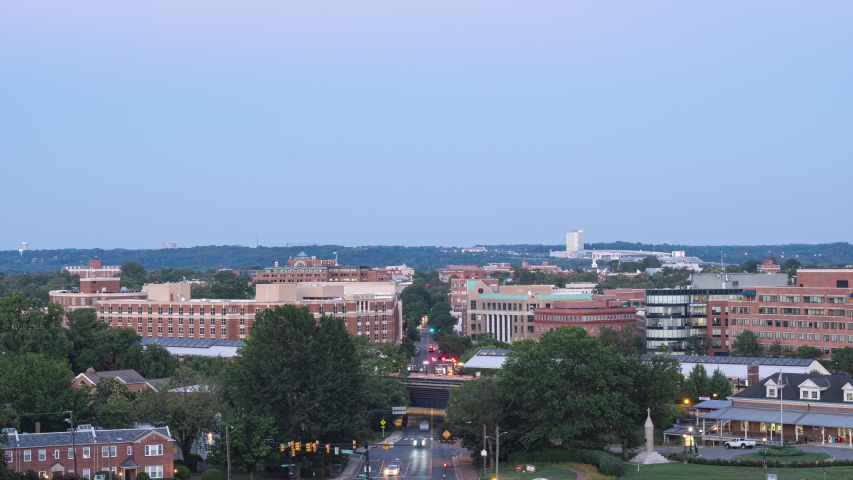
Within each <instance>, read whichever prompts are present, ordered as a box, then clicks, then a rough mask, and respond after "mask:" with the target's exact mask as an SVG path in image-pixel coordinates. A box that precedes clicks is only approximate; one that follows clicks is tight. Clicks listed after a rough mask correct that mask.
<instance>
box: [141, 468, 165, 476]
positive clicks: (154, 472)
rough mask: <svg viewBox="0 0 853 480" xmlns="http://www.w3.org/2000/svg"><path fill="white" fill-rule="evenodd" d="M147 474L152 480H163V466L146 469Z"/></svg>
mask: <svg viewBox="0 0 853 480" xmlns="http://www.w3.org/2000/svg"><path fill="white" fill-rule="evenodd" d="M145 473H147V474H148V476H149V477H151V478H163V466H162V465H154V466H151V467H145Z"/></svg>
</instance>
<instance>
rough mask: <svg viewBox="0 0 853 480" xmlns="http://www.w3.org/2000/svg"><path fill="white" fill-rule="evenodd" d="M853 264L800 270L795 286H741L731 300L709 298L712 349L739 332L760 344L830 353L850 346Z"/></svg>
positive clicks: (721, 348) (719, 350) (727, 345)
mask: <svg viewBox="0 0 853 480" xmlns="http://www.w3.org/2000/svg"><path fill="white" fill-rule="evenodd" d="M851 283H853V269H801V270H799V271H798V272H797V285H798V286H776V287H773V286H759V287H755V288H749V289H744V290H743V291H742V292H741V295H740V296H738V297H737V298H733V299H725V300H724V299H718V300H716V301H709V302H708V321H709V322H710V323H711V325H712V326H711V327H710V328H711V332H710V333H711V337H712V340H713V345H712V346H713V353H714V354H717V355H719V354H724V353H725V352H726V351H727V350H729V349H731V348H732V343H733V342H734V340H735V339H736V337H737V336H738V335H739V334H740V333H741V332H743V331H746V330H751V331H752V332H753V333H755V335H756V336H757V337H758V342H759V344H761V345H762V346H763V347H764V348H769V347H770V346H771V345H772V344H774V343H776V342H779V344H780V345H781V347H782V350H783V351H789V350H796V349H797V347H799V346H801V345H807V346H812V347H817V348H819V349H820V350H821V351H822V352H823V356H824V358H828V357H829V356H831V355H832V354H833V353H835V351H836V350H838V349H839V348H842V347H848V346H853V288H851V287H850V285H851Z"/></svg>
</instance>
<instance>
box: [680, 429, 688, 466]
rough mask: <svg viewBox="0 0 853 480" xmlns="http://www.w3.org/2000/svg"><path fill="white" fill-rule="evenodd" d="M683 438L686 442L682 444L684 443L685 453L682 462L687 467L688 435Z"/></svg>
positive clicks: (682, 455)
mask: <svg viewBox="0 0 853 480" xmlns="http://www.w3.org/2000/svg"><path fill="white" fill-rule="evenodd" d="M682 437H683V438H684V442H682V443H684V452H682V454H681V461H682V463H684V464H685V465H687V435H682Z"/></svg>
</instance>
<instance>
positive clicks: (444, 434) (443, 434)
mask: <svg viewBox="0 0 853 480" xmlns="http://www.w3.org/2000/svg"><path fill="white" fill-rule="evenodd" d="M441 436H442V437H444V438H450V432H448V431H447V430H445V431H444V433H442V434H441Z"/></svg>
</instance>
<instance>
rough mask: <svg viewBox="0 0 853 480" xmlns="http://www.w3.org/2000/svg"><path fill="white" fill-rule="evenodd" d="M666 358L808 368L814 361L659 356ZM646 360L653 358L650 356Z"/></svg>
mask: <svg viewBox="0 0 853 480" xmlns="http://www.w3.org/2000/svg"><path fill="white" fill-rule="evenodd" d="M658 356H660V357H665V358H675V359H678V360H679V361H680V362H681V363H719V364H729V365H752V364H755V365H776V366H789V367H793V366H798V367H807V366H809V365H811V364H812V362H813V361H814V360H811V359H808V358H768V357H703V356H699V355H658ZM646 358H651V356H650V355H648V356H646Z"/></svg>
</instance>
